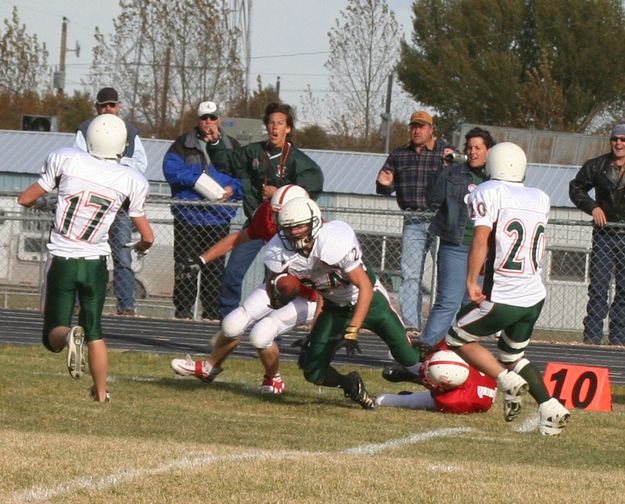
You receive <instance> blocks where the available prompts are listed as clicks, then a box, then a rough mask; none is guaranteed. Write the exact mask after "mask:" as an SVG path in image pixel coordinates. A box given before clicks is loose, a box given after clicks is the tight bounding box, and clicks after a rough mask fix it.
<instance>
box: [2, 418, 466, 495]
mask: <svg viewBox="0 0 625 504" xmlns="http://www.w3.org/2000/svg"><path fill="white" fill-rule="evenodd" d="M473 430H474V429H471V428H464V427H460V428H455V429H437V430H434V431H429V432H422V433H419V434H413V435H411V436H407V437H404V438H400V439H392V440H390V441H386V442H384V443H377V444H367V445H361V446H356V447H354V448H348V449H347V450H341V451H339V452H338V453H339V454H345V455H356V456H359V455H373V454H375V453H379V452H381V451H384V450H390V449H393V448H398V447H401V446H407V445H410V444H414V443H422V442H425V441H429V440H430V439H435V438H440V437H448V436H455V435H458V434H464V433H466V432H472V431H473ZM320 455H321V456H323V455H326V456H327V455H331V453H330V452H306V451H304V452H302V451H297V450H282V451H277V452H275V451H260V450H259V451H251V452H244V453H239V454H235V455H203V456H198V457H184V458H180V459H177V460H174V461H172V462H168V463H166V464H162V465H160V466H157V467H153V468H151V469H122V470H120V471H118V472H116V473H114V474H111V475H109V476H104V477H102V478H94V477H86V478H78V479H75V480H71V481H68V482H66V483H61V484H59V485H55V486H52V487H34V488H31V489H30V490H26V491H24V492H20V493H16V494H14V498H13V500H14V501H18V502H38V501H45V500H49V499H52V498H55V497H59V496H62V495H67V494H70V493H73V492H76V491H78V490H83V489H84V490H88V491H94V490H95V491H105V490H108V489H109V488H112V487H115V486H117V485H121V484H123V483H127V482H129V481H133V480H138V479H143V478H145V477H150V476H159V475H161V474H165V473H167V472H170V471H174V470H180V469H182V470H184V469H193V468H197V467H202V466H207V465H210V464H214V463H216V462H233V461H239V460H263V459H278V460H279V459H282V460H284V459H289V458H302V457H306V456H320Z"/></svg>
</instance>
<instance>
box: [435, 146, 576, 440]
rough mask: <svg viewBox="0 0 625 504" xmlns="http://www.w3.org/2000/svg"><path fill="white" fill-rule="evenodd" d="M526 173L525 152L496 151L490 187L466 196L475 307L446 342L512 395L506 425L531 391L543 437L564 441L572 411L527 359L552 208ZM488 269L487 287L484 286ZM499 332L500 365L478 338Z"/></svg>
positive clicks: (491, 156)
mask: <svg viewBox="0 0 625 504" xmlns="http://www.w3.org/2000/svg"><path fill="white" fill-rule="evenodd" d="M526 169H527V159H526V157H525V153H524V152H523V150H522V149H521V148H520V147H519V146H518V145H515V144H513V143H511V142H504V143H500V144H498V145H495V146H494V147H493V148H492V149H491V150H490V151H489V152H488V156H487V158H486V171H487V173H488V174H489V175H490V178H491V180H490V181H487V182H484V183H482V184H480V185H479V186H478V187H477V188H476V190H475V191H473V192H472V193H470V194H469V195H468V197H467V202H468V206H469V215H470V216H471V218H472V219H473V221H474V223H475V233H474V235H473V241H472V243H471V248H470V251H469V260H468V269H467V293H468V295H469V298H470V299H471V301H472V304H470V305H467V306H465V307H463V308H462V309H461V310H460V312H459V313H458V320H457V326H456V327H454V328H452V329H451V330H450V331H449V334H448V336H447V338H446V341H447V344H448V345H449V346H450V347H451V348H453V349H455V350H456V351H457V352H458V354H459V355H460V356H461V357H462V358H463V359H464V360H466V361H467V362H468V363H469V364H470V365H472V366H474V367H476V368H477V369H479V370H480V371H482V372H484V373H486V374H487V375H489V376H491V377H493V378H496V379H497V383H498V385H499V388H500V389H501V390H502V391H503V392H504V394H505V396H504V418H505V420H506V421H511V420H514V418H515V417H516V416H518V414H519V411H520V408H521V397H520V395H521V394H522V393H524V392H526V391H527V390H528V389H529V393H530V394H531V395H532V397H533V398H534V400H535V401H536V402H537V403H538V405H539V406H538V413H539V416H540V424H539V431H540V433H541V434H543V435H545V436H558V435H559V434H560V433H561V432H562V429H563V428H564V427H565V425H566V424H567V422H568V421H569V418H570V414H569V411H568V410H567V409H566V408H565V407H564V406H562V404H560V402H559V401H558V400H557V399H555V398H554V397H551V396H550V395H549V393H548V392H547V389H546V387H545V384H544V383H543V379H542V376H541V374H540V370H539V369H538V368H537V367H536V366H535V365H534V364H532V363H531V362H530V361H529V360H527V359H526V358H525V348H526V347H527V345H528V344H529V341H530V337H531V335H532V331H533V329H534V324H535V323H536V320H537V319H538V316H539V315H540V311H541V309H542V306H543V303H544V300H545V287H544V285H543V283H542V280H541V277H540V271H541V270H540V262H541V259H542V256H543V254H544V250H545V227H546V225H547V220H548V217H549V205H550V203H549V197H548V196H547V195H546V194H545V193H544V192H542V191H541V190H540V189H536V188H530V187H525V186H524V185H523V180H524V179H525V171H526ZM482 268H484V286H483V288H482V286H481V285H480V284H479V283H478V276H479V275H480V272H481V270H482ZM500 330H502V333H501V335H500V336H499V339H498V343H497V347H498V349H499V361H498V360H497V359H496V358H495V356H494V355H493V354H492V353H491V352H489V351H488V350H487V349H486V348H484V347H483V346H481V345H480V343H479V338H480V337H482V336H488V335H491V334H494V333H496V332H497V331H500Z"/></svg>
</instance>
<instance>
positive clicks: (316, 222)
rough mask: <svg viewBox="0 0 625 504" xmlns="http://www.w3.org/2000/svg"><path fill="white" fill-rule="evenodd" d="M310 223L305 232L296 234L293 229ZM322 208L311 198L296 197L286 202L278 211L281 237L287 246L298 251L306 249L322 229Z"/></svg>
mask: <svg viewBox="0 0 625 504" xmlns="http://www.w3.org/2000/svg"><path fill="white" fill-rule="evenodd" d="M305 225H308V231H307V232H306V233H305V234H301V235H300V234H297V235H296V236H294V234H293V229H294V228H298V227H301V226H305ZM321 226H322V222H321V210H319V207H318V206H317V203H315V202H314V201H313V200H311V199H310V198H295V199H292V200H291V201H289V202H288V203H285V204H284V205H283V206H282V208H281V209H280V212H279V213H278V227H279V228H280V239H281V240H282V243H283V244H284V246H285V247H287V248H288V249H289V250H295V251H297V252H300V251H304V250H306V249H307V248H308V245H309V244H310V243H311V242H312V241H313V240H314V239H315V238H316V237H317V235H318V234H319V231H320V230H321Z"/></svg>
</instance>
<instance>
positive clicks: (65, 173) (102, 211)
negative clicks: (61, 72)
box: [18, 114, 154, 402]
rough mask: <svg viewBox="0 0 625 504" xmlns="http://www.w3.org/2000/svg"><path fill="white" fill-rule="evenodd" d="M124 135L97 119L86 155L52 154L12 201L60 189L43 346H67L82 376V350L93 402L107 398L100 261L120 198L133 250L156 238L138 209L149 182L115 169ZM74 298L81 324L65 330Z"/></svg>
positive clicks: (75, 373)
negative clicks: (134, 234) (135, 233)
mask: <svg viewBox="0 0 625 504" xmlns="http://www.w3.org/2000/svg"><path fill="white" fill-rule="evenodd" d="M126 138H127V132H126V127H125V125H124V122H123V121H122V120H121V119H119V118H118V117H115V116H114V115H111V114H104V115H100V116H98V117H97V118H95V119H94V120H93V121H92V122H91V124H90V125H89V128H88V129H87V131H86V134H85V139H86V143H87V151H88V154H87V153H85V152H83V151H81V150H78V149H72V148H63V149H59V150H56V151H54V152H52V153H51V154H50V156H48V159H47V161H46V163H45V164H44V166H43V168H42V173H41V176H40V178H39V180H38V181H37V182H35V183H33V184H32V185H31V186H30V187H29V188H27V189H26V190H25V191H24V192H23V193H22V194H20V196H19V197H18V203H19V204H20V205H23V206H25V207H31V206H33V205H36V204H37V200H38V199H41V198H42V197H43V196H44V195H45V194H46V193H47V192H49V191H51V190H52V189H54V188H58V189H59V199H58V205H57V208H56V212H55V218H54V227H53V229H52V231H51V232H50V240H49V243H48V264H47V267H46V272H47V274H46V280H45V284H44V287H43V289H42V292H43V305H44V308H43V312H44V322H43V344H44V346H45V347H46V348H47V349H48V350H50V351H51V352H55V353H57V352H60V351H61V350H63V348H65V347H66V346H67V347H68V352H67V367H68V370H69V373H70V376H72V378H80V376H81V375H82V373H83V371H84V368H85V365H86V360H87V356H86V355H85V354H86V353H88V359H89V370H90V371H91V375H92V377H93V383H94V385H93V387H92V389H91V398H92V399H93V400H95V401H99V402H103V401H109V400H110V395H109V392H108V391H107V390H106V380H107V374H108V353H107V348H106V343H105V341H104V340H103V339H102V309H103V308H104V299H105V296H106V284H107V282H108V271H107V269H106V256H107V255H109V254H110V253H111V249H110V245H109V243H107V235H108V231H109V227H110V226H111V223H112V222H113V220H114V218H115V213H116V212H117V211H118V210H119V209H120V208H121V206H122V204H123V203H124V202H125V201H129V205H128V214H129V215H130V218H131V219H132V221H133V223H134V224H135V226H137V229H138V230H139V233H140V234H141V239H140V240H139V241H138V242H135V243H134V244H132V246H133V248H134V249H135V250H136V251H137V252H144V251H146V250H147V249H148V248H149V247H150V246H151V245H152V242H153V241H154V234H153V232H152V229H151V227H150V224H149V222H148V220H147V218H146V216H145V211H144V205H145V200H146V197H147V195H148V189H149V185H148V182H147V180H145V178H144V177H143V175H141V173H139V172H138V171H136V170H129V169H128V168H127V167H126V166H123V165H121V164H120V158H121V157H122V154H123V152H124V149H125V148H126ZM76 195H81V197H80V198H78V197H76ZM94 208H95V209H98V210H99V211H98V212H94ZM130 245H131V244H130V243H127V244H126V246H130ZM76 294H78V300H79V303H80V313H79V315H78V323H79V325H78V326H74V327H70V324H71V319H72V307H73V305H74V300H75V298H76ZM85 340H86V341H87V347H88V349H89V351H88V352H86V349H85V348H84V341H85Z"/></svg>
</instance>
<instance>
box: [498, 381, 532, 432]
mask: <svg viewBox="0 0 625 504" xmlns="http://www.w3.org/2000/svg"><path fill="white" fill-rule="evenodd" d="M497 385H498V386H499V389H500V390H501V391H502V392H503V393H504V400H503V418H504V420H505V421H506V422H511V421H512V420H514V419H515V418H516V417H517V416H519V413H520V412H521V404H522V403H521V397H520V396H521V395H523V394H525V393H526V392H527V390H528V388H529V387H528V385H527V382H526V381H525V380H524V379H523V378H522V377H521V376H520V375H518V374H517V373H515V372H514V371H506V373H505V374H504V375H503V376H501V377H498V378H497Z"/></svg>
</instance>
